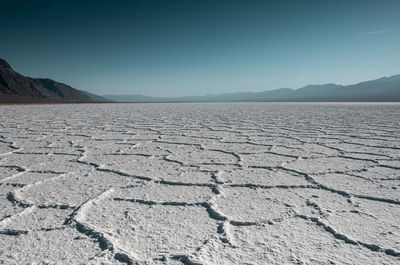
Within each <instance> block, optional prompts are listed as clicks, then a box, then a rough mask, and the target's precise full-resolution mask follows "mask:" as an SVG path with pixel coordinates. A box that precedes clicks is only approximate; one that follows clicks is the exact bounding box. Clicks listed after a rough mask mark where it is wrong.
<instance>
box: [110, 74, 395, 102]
mask: <svg viewBox="0 0 400 265" xmlns="http://www.w3.org/2000/svg"><path fill="white" fill-rule="evenodd" d="M104 97H105V98H106V99H109V100H114V101H119V102H193V101H198V102H210V101H211V102H213V101H214V102H215V101H234V102H235V101H236V102H237V101H250V102H251V101H254V102H256V101H265V102H274V101H276V102H282V101H293V102H317V101H323V102H335V101H337V102H352V101H354V102H364V101H366V102H400V75H394V76H391V77H383V78H379V79H376V80H371V81H366V82H361V83H358V84H354V85H347V86H343V85H337V84H324V85H308V86H305V87H302V88H299V89H289V88H281V89H276V90H269V91H263V92H238V93H227V94H219V95H215V94H213V95H206V96H186V97H170V98H168V97H149V96H144V95H106V96H104Z"/></svg>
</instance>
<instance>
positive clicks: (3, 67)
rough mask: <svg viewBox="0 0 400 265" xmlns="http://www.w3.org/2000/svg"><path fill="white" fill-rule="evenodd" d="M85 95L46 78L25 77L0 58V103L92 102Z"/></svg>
mask: <svg viewBox="0 0 400 265" xmlns="http://www.w3.org/2000/svg"><path fill="white" fill-rule="evenodd" d="M93 101H94V100H93V99H92V98H91V97H90V96H88V95H86V94H85V93H83V92H81V91H79V90H76V89H74V88H72V87H70V86H68V85H66V84H63V83H59V82H56V81H54V80H51V79H48V78H31V77H25V76H23V75H21V74H19V73H17V72H15V71H14V70H13V69H12V68H11V66H10V65H9V64H8V63H7V62H6V61H5V60H3V59H1V58H0V102H93Z"/></svg>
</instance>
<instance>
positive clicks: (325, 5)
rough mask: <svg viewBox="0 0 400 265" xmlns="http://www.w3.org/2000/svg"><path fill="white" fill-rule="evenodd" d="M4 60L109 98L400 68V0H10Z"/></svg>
mask: <svg viewBox="0 0 400 265" xmlns="http://www.w3.org/2000/svg"><path fill="white" fill-rule="evenodd" d="M1 9H2V16H0V23H1V27H0V36H1V41H0V57H1V58H4V59H6V60H7V61H8V62H9V63H10V64H11V65H12V66H13V68H14V69H15V70H17V71H18V72H20V73H22V74H24V75H27V76H32V77H49V78H52V79H55V80H57V81H61V82H64V83H67V84H69V85H71V86H73V87H75V88H78V89H83V90H87V91H90V92H93V93H97V94H100V95H103V94H145V95H152V96H183V95H205V94H210V93H216V94H218V93H227V92H237V91H263V90H270V89H276V88H282V87H289V88H298V87H302V86H304V85H308V84H320V83H328V82H335V83H339V84H350V83H356V82H359V81H364V80H369V79H374V78H378V77H382V76H389V75H394V74H399V73H400V52H399V47H400V15H399V14H400V1H398V0H381V1H375V0H374V1H371V0H364V1H351V0H347V1H342V0H337V1H326V0H319V1H311V0H304V1H288V0H286V1H285V0H283V1H252V0H247V1H245V0H243V1H234V0H231V1H225V0H224V1H218V0H214V1H209V0H198V1H195V0H186V1H183V0H180V1H176V0H169V1H166V0H164V1H161V0H159V1H155V0H147V1H104V2H103V1H89V0H87V1H74V0H70V1H57V0H54V1H51V0H48V1H41V0H38V1H19V0H15V1H8V3H2V7H1Z"/></svg>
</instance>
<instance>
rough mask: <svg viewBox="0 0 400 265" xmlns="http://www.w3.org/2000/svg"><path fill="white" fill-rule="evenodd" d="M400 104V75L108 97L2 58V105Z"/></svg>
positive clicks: (0, 80)
mask: <svg viewBox="0 0 400 265" xmlns="http://www.w3.org/2000/svg"><path fill="white" fill-rule="evenodd" d="M229 101H233V102H239V101H247V102H257V101H261V102H284V101H290V102H318V101H322V102H364V101H365V102H400V75H394V76H390V77H382V78H379V79H376V80H371V81H366V82H361V83H358V84H354V85H347V86H343V85H336V84H324V85H309V86H305V87H302V88H299V89H289V88H281V89H276V90H269V91H264V92H238V93H227V94H211V95H206V96H185V97H150V96H144V95H105V96H98V95H96V94H93V93H90V92H87V91H83V90H77V89H75V88H72V87H70V86H68V85H66V84H63V83H60V82H56V81H54V80H51V79H48V78H31V77H25V76H23V75H21V74H19V73H17V72H15V71H14V70H13V69H12V68H11V66H10V65H9V64H8V63H7V62H6V61H5V60H3V59H1V58H0V103H1V102H39V103H40V102H43V103H45V102H229Z"/></svg>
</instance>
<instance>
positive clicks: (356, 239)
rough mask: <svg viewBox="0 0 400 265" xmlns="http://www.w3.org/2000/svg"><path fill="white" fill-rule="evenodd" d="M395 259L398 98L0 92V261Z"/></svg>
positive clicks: (398, 247) (399, 205)
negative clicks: (231, 99)
mask: <svg viewBox="0 0 400 265" xmlns="http://www.w3.org/2000/svg"><path fill="white" fill-rule="evenodd" d="M43 263H45V264H102V263H103V264H124V263H125V264H170V265H172V264H187V265H189V264H399V263H400V105H399V104H300V103H299V104H295V103H282V104H278V103H213V104H212V103H209V104H205V103H204V104H203V103H198V104H197V103H196V104H195V103H193V104H76V105H74V104H68V105H23V106H22V105H18V106H17V105H16V106H11V105H10V106H0V264H43Z"/></svg>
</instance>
